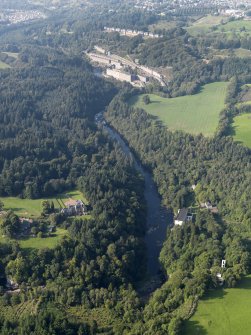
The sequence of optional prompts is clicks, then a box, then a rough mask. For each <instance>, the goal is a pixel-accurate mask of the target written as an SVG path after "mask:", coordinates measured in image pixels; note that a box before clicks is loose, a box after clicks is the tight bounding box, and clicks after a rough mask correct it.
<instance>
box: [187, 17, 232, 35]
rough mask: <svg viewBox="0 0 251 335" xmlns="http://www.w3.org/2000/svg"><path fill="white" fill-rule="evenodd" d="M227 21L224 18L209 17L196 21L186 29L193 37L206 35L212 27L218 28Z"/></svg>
mask: <svg viewBox="0 0 251 335" xmlns="http://www.w3.org/2000/svg"><path fill="white" fill-rule="evenodd" d="M226 20H227V19H226V17H224V16H213V15H207V16H204V17H203V18H201V19H199V20H197V21H195V22H194V23H193V24H192V25H191V26H189V27H187V28H186V29H187V31H188V32H189V33H190V34H191V35H198V34H206V33H208V32H210V31H211V30H212V29H211V28H212V27H216V26H218V25H220V24H221V23H222V22H226Z"/></svg>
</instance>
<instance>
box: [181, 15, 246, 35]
mask: <svg viewBox="0 0 251 335" xmlns="http://www.w3.org/2000/svg"><path fill="white" fill-rule="evenodd" d="M186 29H187V31H188V32H189V34H191V35H194V36H195V35H204V34H225V35H226V36H229V37H230V36H231V35H232V34H238V35H241V36H243V35H245V34H247V35H250V33H251V21H246V20H243V19H240V20H234V21H229V19H228V18H226V17H223V16H212V15H208V16H205V17H203V18H201V19H199V20H198V21H195V22H194V23H193V24H192V25H191V26H189V27H187V28H186Z"/></svg>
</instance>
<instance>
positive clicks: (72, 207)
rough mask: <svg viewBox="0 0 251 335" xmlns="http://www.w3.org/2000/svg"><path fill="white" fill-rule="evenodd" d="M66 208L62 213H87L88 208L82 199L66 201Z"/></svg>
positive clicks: (74, 214)
mask: <svg viewBox="0 0 251 335" xmlns="http://www.w3.org/2000/svg"><path fill="white" fill-rule="evenodd" d="M65 206H66V208H63V209H62V210H61V213H62V214H64V215H66V216H76V215H86V214H87V208H86V206H85V204H84V203H83V201H82V200H73V199H71V200H69V201H66V202H65Z"/></svg>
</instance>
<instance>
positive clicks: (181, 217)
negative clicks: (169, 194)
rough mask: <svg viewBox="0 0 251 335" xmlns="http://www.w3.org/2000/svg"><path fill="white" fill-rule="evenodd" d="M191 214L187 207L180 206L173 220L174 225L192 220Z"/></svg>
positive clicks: (180, 224)
mask: <svg viewBox="0 0 251 335" xmlns="http://www.w3.org/2000/svg"><path fill="white" fill-rule="evenodd" d="M192 219H193V214H190V213H189V212H188V208H181V209H179V211H178V215H177V217H176V219H175V220H174V225H175V226H182V225H183V224H184V223H185V222H189V221H192Z"/></svg>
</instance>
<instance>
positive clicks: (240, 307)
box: [182, 275, 251, 335]
mask: <svg viewBox="0 0 251 335" xmlns="http://www.w3.org/2000/svg"><path fill="white" fill-rule="evenodd" d="M250 310H251V275H249V276H247V277H246V278H244V279H243V280H242V281H241V282H240V284H239V285H238V286H237V287H236V288H230V289H218V290H214V291H211V292H210V293H209V294H208V295H207V296H206V297H205V298H204V299H202V300H201V301H200V302H199V305H198V308H197V311H196V312H195V314H194V315H193V316H192V317H191V319H190V320H188V321H186V323H185V325H184V329H183V331H182V334H183V335H231V334H232V335H249V334H250V329H251V318H250Z"/></svg>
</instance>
